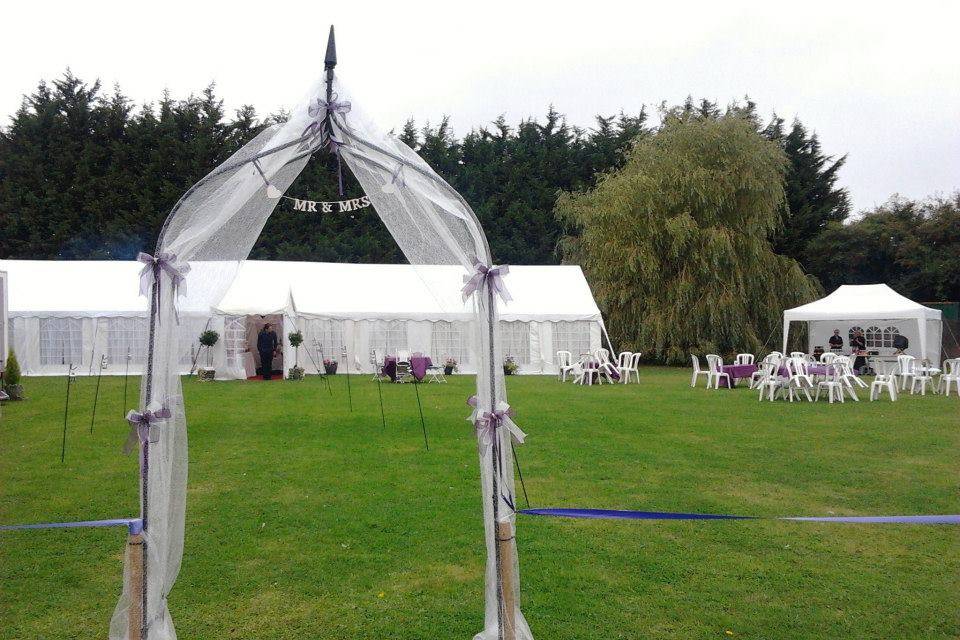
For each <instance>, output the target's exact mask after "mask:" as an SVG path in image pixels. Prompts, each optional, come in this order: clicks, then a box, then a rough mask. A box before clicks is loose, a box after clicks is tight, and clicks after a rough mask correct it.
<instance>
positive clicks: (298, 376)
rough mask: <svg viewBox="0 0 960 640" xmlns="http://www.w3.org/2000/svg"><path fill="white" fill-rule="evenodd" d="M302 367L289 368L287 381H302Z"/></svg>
mask: <svg viewBox="0 0 960 640" xmlns="http://www.w3.org/2000/svg"><path fill="white" fill-rule="evenodd" d="M303 373H304V371H303V367H297V366H294V367H290V370H289V371H287V379H288V380H303Z"/></svg>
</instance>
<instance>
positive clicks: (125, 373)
mask: <svg viewBox="0 0 960 640" xmlns="http://www.w3.org/2000/svg"><path fill="white" fill-rule="evenodd" d="M190 374H191V375H192V374H193V371H190ZM129 377H130V349H129V347H128V348H127V366H126V369H124V371H123V404H122V405H120V409H121V411H123V415H124V416H126V415H127V380H128V379H129Z"/></svg>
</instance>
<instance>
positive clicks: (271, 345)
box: [257, 322, 280, 380]
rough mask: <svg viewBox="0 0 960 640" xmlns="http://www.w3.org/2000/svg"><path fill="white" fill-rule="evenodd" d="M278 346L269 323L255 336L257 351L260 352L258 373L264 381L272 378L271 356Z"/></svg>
mask: <svg viewBox="0 0 960 640" xmlns="http://www.w3.org/2000/svg"><path fill="white" fill-rule="evenodd" d="M279 344H280V342H279V341H278V340H277V334H276V333H275V332H274V330H273V326H272V325H271V324H270V323H269V322H268V323H267V324H265V325H263V329H260V333H259V334H257V351H259V352H260V373H261V374H262V375H263V379H264V380H270V379H271V378H272V377H273V354H274V353H275V352H276V350H277V346H278V345H279Z"/></svg>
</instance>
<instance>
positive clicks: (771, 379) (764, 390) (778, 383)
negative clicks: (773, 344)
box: [751, 356, 783, 402]
mask: <svg viewBox="0 0 960 640" xmlns="http://www.w3.org/2000/svg"><path fill="white" fill-rule="evenodd" d="M769 357H770V356H767V358H769ZM767 358H764V361H763V362H762V363H761V364H760V369H758V370H757V373H759V374H760V375H759V376H758V378H757V380H756V382H755V383H754V386H753V388H754V389H759V390H760V397H759V398H758V400H757V402H760V401H761V400H763V396H764V395H765V394H766V395H767V396H768V398H767V399H768V400H770V401H771V402H773V398H774V395H775V394H777V393H779V392H780V391H782V390H783V379H782V378H781V377H780V376H779V374H778V372H777V370H778V369H779V368H780V361H779V358H778V359H776V361H775V362H773V361H770V360H767ZM751 381H752V378H751Z"/></svg>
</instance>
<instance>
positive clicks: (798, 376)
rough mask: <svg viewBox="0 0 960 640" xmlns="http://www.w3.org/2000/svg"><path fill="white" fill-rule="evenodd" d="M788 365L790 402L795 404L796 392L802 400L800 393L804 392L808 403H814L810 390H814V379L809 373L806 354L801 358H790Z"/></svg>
mask: <svg viewBox="0 0 960 640" xmlns="http://www.w3.org/2000/svg"><path fill="white" fill-rule="evenodd" d="M786 364H787V374H788V377H787V382H786V389H787V396H788V397H789V398H790V402H793V395H794V392H796V395H797V399H798V400H799V399H800V392H803V394H804V395H805V396H806V397H807V401H808V402H813V398H812V397H811V396H810V390H811V389H813V378H811V377H810V374H809V373H807V360H806V354H802V355H801V357H796V358H794V357H791V358H788V359H787V362H786Z"/></svg>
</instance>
